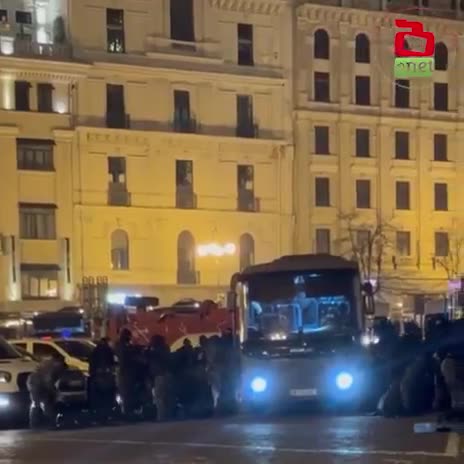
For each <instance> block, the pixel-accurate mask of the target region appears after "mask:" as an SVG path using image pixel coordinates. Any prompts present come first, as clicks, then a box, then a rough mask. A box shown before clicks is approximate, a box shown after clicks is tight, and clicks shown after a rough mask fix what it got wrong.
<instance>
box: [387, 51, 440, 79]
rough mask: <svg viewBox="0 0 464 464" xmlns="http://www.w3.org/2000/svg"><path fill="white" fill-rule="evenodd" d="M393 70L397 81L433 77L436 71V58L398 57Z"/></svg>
mask: <svg viewBox="0 0 464 464" xmlns="http://www.w3.org/2000/svg"><path fill="white" fill-rule="evenodd" d="M393 69H394V74H395V78H396V79H411V78H416V77H431V76H432V73H433V71H434V70H435V58H434V57H433V56H417V57H412V56H403V57H397V58H395V66H394V68H393Z"/></svg>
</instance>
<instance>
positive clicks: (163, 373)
mask: <svg viewBox="0 0 464 464" xmlns="http://www.w3.org/2000/svg"><path fill="white" fill-rule="evenodd" d="M147 357H148V365H149V371H150V380H151V385H152V391H153V397H154V402H155V406H156V413H157V417H158V420H160V421H163V420H167V419H170V418H172V417H173V416H174V415H175V409H176V395H175V392H174V387H173V384H174V381H173V376H172V359H171V350H170V348H169V345H168V344H167V343H166V339H165V338H164V337H163V336H161V335H154V336H153V337H152V339H151V342H150V346H149V347H148V352H147Z"/></svg>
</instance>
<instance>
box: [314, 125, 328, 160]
mask: <svg viewBox="0 0 464 464" xmlns="http://www.w3.org/2000/svg"><path fill="white" fill-rule="evenodd" d="M314 153H316V155H328V154H330V143H329V128H328V127H327V126H315V127H314Z"/></svg>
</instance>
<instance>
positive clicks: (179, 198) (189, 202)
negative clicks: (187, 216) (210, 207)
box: [176, 185, 197, 209]
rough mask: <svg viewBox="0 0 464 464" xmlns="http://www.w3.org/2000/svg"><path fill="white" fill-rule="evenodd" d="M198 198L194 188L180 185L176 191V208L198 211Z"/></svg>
mask: <svg viewBox="0 0 464 464" xmlns="http://www.w3.org/2000/svg"><path fill="white" fill-rule="evenodd" d="M196 207H197V196H196V194H195V192H194V191H193V188H192V186H190V185H189V186H182V185H178V186H177V190H176V208H180V209H196Z"/></svg>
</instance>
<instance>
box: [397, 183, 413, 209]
mask: <svg viewBox="0 0 464 464" xmlns="http://www.w3.org/2000/svg"><path fill="white" fill-rule="evenodd" d="M396 209H411V199H410V188H409V182H405V181H398V182H397V183H396Z"/></svg>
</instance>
